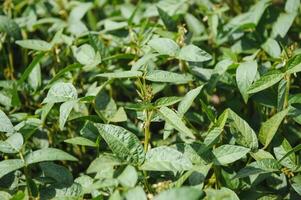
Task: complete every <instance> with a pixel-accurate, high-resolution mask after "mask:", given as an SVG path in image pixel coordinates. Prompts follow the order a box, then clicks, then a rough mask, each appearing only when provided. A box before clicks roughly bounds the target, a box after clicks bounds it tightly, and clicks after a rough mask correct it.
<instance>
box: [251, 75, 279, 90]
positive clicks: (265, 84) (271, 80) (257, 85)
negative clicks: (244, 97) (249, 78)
mask: <svg viewBox="0 0 301 200" xmlns="http://www.w3.org/2000/svg"><path fill="white" fill-rule="evenodd" d="M283 77H284V74H283V73H281V72H279V71H272V72H270V73H267V74H265V75H263V76H262V77H260V79H258V80H256V81H255V82H254V83H253V84H252V85H251V86H250V87H249V89H248V94H253V93H257V92H260V91H262V90H265V89H267V88H269V87H271V86H273V85H275V84H276V83H278V82H279V81H280V80H281V79H282V78H283Z"/></svg>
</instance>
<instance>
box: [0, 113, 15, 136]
mask: <svg viewBox="0 0 301 200" xmlns="http://www.w3.org/2000/svg"><path fill="white" fill-rule="evenodd" d="M0 132H6V133H13V132H14V126H13V124H12V123H11V121H10V119H9V118H8V117H7V115H6V114H5V113H4V112H3V111H2V110H1V109H0Z"/></svg>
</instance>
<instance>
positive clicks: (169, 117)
mask: <svg viewBox="0 0 301 200" xmlns="http://www.w3.org/2000/svg"><path fill="white" fill-rule="evenodd" d="M159 114H160V115H161V116H162V117H163V118H164V119H165V121H166V122H167V123H169V124H170V125H172V127H173V128H175V129H176V130H177V131H179V133H180V134H182V135H183V136H184V137H189V138H195V136H194V135H193V133H192V132H191V130H190V129H189V128H187V126H186V125H185V124H184V123H183V121H182V120H181V118H180V117H179V116H178V115H177V114H176V113H175V112H174V111H172V110H171V109H169V108H167V107H164V106H163V107H161V108H160V110H159Z"/></svg>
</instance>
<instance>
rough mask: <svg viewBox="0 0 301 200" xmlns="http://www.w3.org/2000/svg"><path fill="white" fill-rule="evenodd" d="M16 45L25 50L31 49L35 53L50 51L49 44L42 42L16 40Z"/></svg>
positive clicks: (50, 46)
mask: <svg viewBox="0 0 301 200" xmlns="http://www.w3.org/2000/svg"><path fill="white" fill-rule="evenodd" d="M16 43H17V44H18V45H19V46H21V47H23V48H25V49H33V50H36V51H50V50H51V48H52V45H51V44H50V43H48V42H45V41H43V40H34V39H29V40H17V41H16Z"/></svg>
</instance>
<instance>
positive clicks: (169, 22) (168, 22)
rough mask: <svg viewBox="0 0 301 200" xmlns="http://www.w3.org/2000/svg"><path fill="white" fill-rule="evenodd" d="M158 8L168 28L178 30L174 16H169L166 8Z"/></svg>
mask: <svg viewBox="0 0 301 200" xmlns="http://www.w3.org/2000/svg"><path fill="white" fill-rule="evenodd" d="M157 10H158V13H159V15H160V18H161V19H162V21H163V23H164V25H165V27H166V28H167V30H169V31H173V32H176V31H177V23H176V22H175V21H174V20H173V19H172V17H171V16H169V15H168V13H166V12H165V11H164V10H162V9H161V8H159V7H157Z"/></svg>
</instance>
